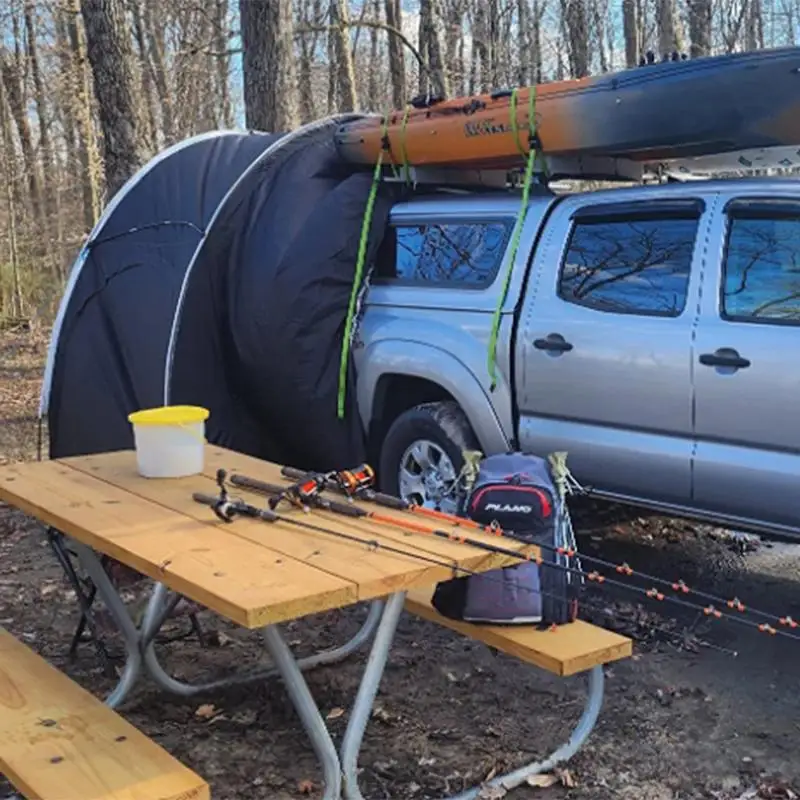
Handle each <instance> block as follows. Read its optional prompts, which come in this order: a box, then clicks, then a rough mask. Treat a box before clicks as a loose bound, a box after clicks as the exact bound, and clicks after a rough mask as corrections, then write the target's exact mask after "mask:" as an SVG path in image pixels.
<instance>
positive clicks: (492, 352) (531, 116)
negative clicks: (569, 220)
mask: <svg viewBox="0 0 800 800" xmlns="http://www.w3.org/2000/svg"><path fill="white" fill-rule="evenodd" d="M511 129H512V131H513V132H514V139H515V140H516V142H517V148H518V149H519V151H520V154H521V155H525V151H524V149H523V147H522V144H521V143H520V141H519V126H518V124H517V89H514V91H513V92H512V93H511ZM528 139H529V144H528V161H527V164H526V165H525V183H524V184H523V186H522V205H521V207H520V209H519V211H518V212H517V219H516V221H515V223H514V232H513V233H512V234H511V246H510V247H509V248H508V256H507V264H506V274H505V276H504V277H503V285H502V288H501V291H500V297H499V298H498V300H497V307H496V308H495V310H494V316H493V317H492V331H491V334H490V335H489V359H488V367H489V377H490V378H491V391H494V390H495V389H496V388H497V337H498V335H499V333H500V318H501V316H502V313H503V306H504V305H505V302H506V297H507V296H508V287H509V286H510V284H511V273H512V271H513V269H514V262H515V261H516V258H517V251H518V250H519V240H520V238H521V236H522V226H523V224H524V223H525V217H526V215H527V213H528V198H529V197H530V192H531V180H532V178H533V168H534V165H535V164H536V153H537V150H536V87H535V86H531V87H530V94H529V95H528Z"/></svg>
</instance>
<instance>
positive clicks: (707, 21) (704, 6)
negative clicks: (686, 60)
mask: <svg viewBox="0 0 800 800" xmlns="http://www.w3.org/2000/svg"><path fill="white" fill-rule="evenodd" d="M687 4H688V7H689V40H690V42H691V45H690V50H689V52H690V54H691V56H692V58H700V57H701V56H709V55H711V0H687Z"/></svg>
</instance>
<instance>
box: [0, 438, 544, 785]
mask: <svg viewBox="0 0 800 800" xmlns="http://www.w3.org/2000/svg"><path fill="white" fill-rule="evenodd" d="M218 468H224V469H226V470H228V471H229V472H230V473H239V474H243V475H247V476H248V477H252V478H256V479H258V480H262V481H266V482H270V483H276V484H284V485H288V483H289V482H288V481H287V480H286V479H285V478H283V477H282V476H281V474H280V468H279V467H278V466H276V465H274V464H270V463H267V462H263V461H259V460H258V459H255V458H251V457H248V456H244V455H241V454H238V453H235V452H232V451H230V450H226V449H224V448H220V447H215V446H211V445H209V446H207V448H206V462H205V471H204V474H203V475H198V476H194V477H189V478H180V479H166V480H156V479H146V478H142V477H140V476H139V475H138V473H137V471H136V463H135V454H134V453H133V451H124V452H115V453H106V454H99V455H90V456H81V457H76V458H67V459H60V460H54V461H42V462H36V463H26V464H16V465H11V466H6V467H3V468H2V470H0V499H1V500H3V501H5V502H6V503H8V504H9V505H12V506H15V507H16V508H19V509H21V510H22V511H24V512H26V513H28V514H30V515H31V516H33V517H35V518H36V519H38V520H40V521H41V522H43V523H44V524H45V525H48V526H50V527H51V528H53V529H55V530H57V531H59V532H60V533H61V534H63V535H65V536H67V537H68V538H69V539H70V540H71V542H70V546H71V547H72V548H73V550H74V552H75V553H76V554H77V555H78V557H79V558H80V560H81V562H82V564H83V566H84V568H85V569H86V571H87V573H88V574H89V575H90V577H91V579H92V581H93V583H94V584H95V586H96V588H97V591H98V593H99V595H100V596H101V597H102V599H103V601H104V602H105V604H106V605H107V607H108V608H109V611H110V612H111V616H112V617H113V619H114V621H115V623H116V624H117V627H118V628H119V630H120V632H121V633H122V634H123V637H124V639H125V643H126V649H127V660H126V665H125V670H124V672H123V675H122V677H121V679H120V682H119V684H118V686H117V687H116V689H115V690H114V692H112V694H111V695H110V696H109V698H108V699H107V701H106V702H107V703H108V704H109V705H111V706H112V707H113V706H116V705H118V704H119V703H121V702H122V701H123V700H124V698H125V697H126V695H127V694H128V692H129V691H130V690H131V688H132V687H133V686H134V685H135V683H136V682H137V680H138V679H139V677H140V676H141V674H142V672H143V671H145V672H147V673H149V675H150V676H151V677H152V678H153V679H154V680H155V681H156V682H157V683H158V684H159V685H160V686H162V687H163V688H165V689H167V690H169V691H173V692H176V693H178V694H182V695H184V696H186V695H190V694H193V693H195V692H199V691H205V690H208V689H209V688H212V687H214V686H221V685H224V684H226V683H231V682H232V681H231V680H230V679H227V680H223V681H217V682H213V683H207V684H204V685H202V686H199V685H189V684H185V683H181V682H179V681H177V680H175V679H174V678H172V677H171V676H169V675H167V674H166V673H165V672H164V670H163V669H162V668H161V666H160V664H159V662H158V660H157V658H156V655H155V651H154V648H153V640H154V638H155V635H156V633H157V632H158V629H159V627H160V625H161V624H162V623H163V622H164V620H165V618H166V616H167V615H168V611H169V609H170V608H171V607H173V604H174V601H175V599H176V598H177V596H180V595H182V596H185V597H188V598H190V599H191V600H194V601H196V602H198V603H200V604H202V605H203V606H205V607H206V608H208V609H211V610H212V611H215V612H216V613H218V614H220V615H221V616H223V617H225V618H227V619H229V620H231V621H232V622H234V623H236V624H238V625H241V626H243V627H245V628H250V629H255V628H263V629H264V631H263V633H264V639H265V643H266V646H267V649H268V651H269V653H270V655H271V657H272V661H273V663H274V665H275V666H274V668H273V670H272V672H273V673H274V672H277V673H278V674H279V675H280V676H281V677H282V678H283V680H284V682H285V683H286V686H287V690H288V692H289V694H290V696H291V698H292V700H293V703H294V705H295V707H296V709H297V711H298V714H299V715H300V718H301V720H302V722H303V725H304V727H305V729H306V731H307V732H308V734H309V738H310V740H311V743H312V745H313V747H314V749H315V751H316V753H317V755H318V757H319V759H320V761H321V764H322V767H323V772H324V778H325V787H326V789H325V798H330V799H331V800H333V799H334V798H338V797H340V793H341V774H342V766H341V763H340V760H339V756H338V754H337V751H336V748H335V746H334V745H333V742H332V740H331V738H330V735H329V733H328V730H327V728H326V725H325V722H324V720H323V718H322V716H321V714H320V712H319V709H318V708H317V706H316V704H315V702H314V700H313V698H312V697H311V694H310V692H309V690H308V687H307V685H306V683H305V679H304V678H303V676H302V670H303V669H304V668H308V667H310V666H313V665H316V664H320V663H332V662H335V661H338V660H340V659H341V658H342V657H344V656H345V655H347V654H349V653H350V652H352V651H353V650H354V649H355V648H356V647H358V646H360V645H362V644H364V643H365V642H366V641H368V640H369V639H370V638H372V637H373V635H374V644H373V648H372V652H371V655H370V658H369V660H368V662H367V666H366V668H365V672H364V676H363V679H362V682H361V686H360V688H359V692H358V696H357V698H356V701H355V704H354V706H353V712H352V714H351V718H350V722H349V725H348V730H347V732H346V734H345V744H344V747H345V748H346V749H349V751H350V752H353V750H354V749H355V750H356V751H357V749H358V748H357V746H356V747H355V748H354V747H353V742H356V743H358V744H360V741H361V737H362V736H363V732H364V727H365V726H366V723H367V720H368V719H369V712H370V711H371V708H372V704H373V702H374V698H375V694H376V692H377V688H378V684H379V682H380V679H381V676H382V673H383V669H384V667H385V663H386V659H387V657H388V652H389V648H390V646H391V642H392V639H393V637H394V633H395V630H396V627H397V622H398V620H399V617H400V613H401V611H402V608H403V603H404V601H405V596H406V594H405V593H406V591H407V590H409V589H413V588H425V587H428V588H429V587H431V586H432V585H433V584H435V583H436V582H438V581H442V580H446V579H448V578H451V577H453V576H454V574H457V571H456V569H455V568H458V567H462V568H466V569H468V570H471V571H474V572H482V571H486V570H490V569H496V568H498V567H501V566H505V565H509V564H512V563H515V559H514V558H512V557H511V556H507V555H502V554H498V553H496V552H487V551H485V550H481V549H479V548H476V547H472V546H470V545H468V544H463V543H459V542H456V541H449V540H446V539H442V538H435V537H433V536H426V535H424V534H422V533H419V532H416V531H414V532H412V531H411V530H404V529H403V528H401V527H394V526H391V525H386V524H379V523H376V522H373V521H372V520H368V519H348V518H344V517H342V516H341V515H339V514H336V513H333V512H325V511H318V510H314V511H313V512H312V513H311V514H307V513H305V512H303V511H302V510H301V509H296V508H288V507H287V508H285V509H283V510H282V513H284V514H286V515H287V516H291V517H292V518H296V519H302V520H305V521H309V522H313V523H314V524H317V525H322V526H324V527H326V528H329V529H332V530H337V531H340V532H343V533H347V534H350V535H355V536H358V537H363V538H364V539H365V540H369V541H370V542H372V543H373V544H372V546H369V547H368V546H366V545H365V544H359V543H356V542H352V541H343V540H341V539H338V538H336V537H334V536H332V535H329V534H324V533H320V532H314V531H311V530H304V529H301V528H299V527H296V526H293V525H289V524H286V523H284V522H274V523H267V522H264V521H260V520H253V519H246V518H243V517H241V518H237V519H236V520H235V521H234V522H233V523H230V524H226V523H225V522H222V521H220V520H219V519H218V518H217V517H216V516H215V515H214V513H213V511H212V510H211V509H210V508H208V507H207V506H203V505H201V504H199V503H197V502H195V501H194V500H193V499H192V494H193V493H194V492H205V493H206V494H216V493H217V486H216V481H215V475H216V471H217V469H218ZM234 493H235V494H236V495H239V496H242V497H243V498H244V499H246V500H247V501H248V502H250V503H252V504H253V505H258V506H261V507H263V506H264V504H265V499H264V498H263V497H260V496H258V495H255V494H251V493H249V492H247V491H244V490H239V489H238V488H237V489H236V490H235V492H234ZM365 507H367V506H365ZM384 512H385V513H386V514H387V515H391V516H394V517H397V518H399V519H404V520H408V519H409V515H408V513H407V512H402V511H396V512H394V511H388V510H384V509H381V513H384ZM435 527H437V528H439V529H444V530H449V529H450V526H448V525H446V524H441V523H440V524H437V525H436V526H435ZM452 532H453V533H455V532H456V529H455V528H452ZM462 532H463V531H462ZM469 534H470V538H474V539H482V540H485V541H486V542H488V543H495V544H496V543H497V542H496V538H495V537H492V536H490V535H488V534H482V533H480V532H473V531H472V530H470V532H469ZM384 546H388V547H395V548H401V549H402V550H403V551H405V553H407V554H399V553H390V552H387V551H386V550H384V549H383V547H384ZM503 546H504V547H507V548H509V549H511V550H515V551H518V552H520V554H523V553H529V554H531V553H534V552H536V548H534V547H532V546H530V545H524V544H522V543H520V542H513V541H504V542H503ZM97 552H99V553H102V554H105V555H107V556H110V557H111V558H114V559H116V560H118V561H120V562H122V563H123V564H125V565H127V566H129V567H131V568H133V569H134V570H137V571H138V572H140V573H142V574H144V575H146V576H148V577H150V578H151V579H152V580H153V581H154V582H155V583H154V591H153V593H152V595H151V598H150V601H149V604H148V607H147V610H146V612H145V614H144V617H143V619H142V621H141V623H140V625H139V627H137V626H136V625H134V622H133V620H132V619H131V617H130V615H129V613H128V611H127V609H126V608H125V605H124V603H123V602H122V599H121V597H120V595H119V593H118V591H117V590H116V588H115V587H114V585H113V584H112V582H111V581H110V580H109V578H108V575H107V574H106V571H105V570H104V569H103V567H102V566H101V563H100V561H99V560H98V558H97V555H96V553H97ZM434 562H437V563H434ZM462 574H463V573H462ZM170 592H172V593H175V595H174V596H171V595H170ZM385 598H388V600H387V601H385V602H384V599H385ZM365 600H367V601H373V602H372V605H371V607H370V612H369V615H368V617H367V620H366V622H365V623H364V626H363V627H362V629H361V630H360V631H359V633H358V634H357V635H356V636H355V637H354V639H353V640H351V642H349V643H348V644H346V645H344V646H342V647H340V648H336V649H335V650H331V651H327V652H326V653H321V654H318V655H316V656H312V657H311V658H309V659H305V660H302V661H299V662H298V661H296V660H295V659H294V657H293V655H292V653H291V652H290V650H289V648H288V646H287V645H286V643H285V641H284V640H283V637H282V636H281V633H280V630H279V628H278V627H277V624H278V623H281V622H285V621H288V620H293V619H297V618H298V617H302V616H305V615H308V614H312V613H316V612H321V611H327V610H331V609H336V608H342V607H344V606H347V605H352V604H354V603H357V602H359V601H365ZM265 674H267V673H264V672H263V671H262V672H261V673H256V674H253V675H248V676H243V677H242V678H241V679H253V678H255V677H261V676H263V675H265ZM348 743H349V744H348ZM345 792H346V795H347V796H352V797H360V794H359V793H358V789H357V787H350V792H349V793H348V787H347V786H345Z"/></svg>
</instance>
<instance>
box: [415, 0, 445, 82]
mask: <svg viewBox="0 0 800 800" xmlns="http://www.w3.org/2000/svg"><path fill="white" fill-rule="evenodd" d="M436 15H437V7H436V0H420V4H419V47H420V53H421V55H422V57H423V59H425V61H426V63H427V65H428V73H427V74H426V72H425V70H423V69H420V73H419V90H420V93H421V94H426V93H427V92H430V93H431V94H433V95H438V96H439V97H446V96H447V94H448V87H447V79H446V77H445V72H444V62H443V59H442V45H441V41H440V40H439V31H438V29H437V26H436Z"/></svg>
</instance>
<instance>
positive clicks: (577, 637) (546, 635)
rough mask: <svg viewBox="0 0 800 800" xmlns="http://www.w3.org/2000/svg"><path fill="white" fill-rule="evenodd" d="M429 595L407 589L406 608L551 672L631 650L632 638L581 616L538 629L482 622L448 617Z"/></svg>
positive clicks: (567, 671) (575, 669)
mask: <svg viewBox="0 0 800 800" xmlns="http://www.w3.org/2000/svg"><path fill="white" fill-rule="evenodd" d="M432 595H433V593H432V592H431V590H430V589H422V590H420V589H416V590H414V591H413V592H409V594H408V597H407V598H406V609H407V610H408V611H411V612H412V613H413V614H416V615H417V616H419V617H422V618H423V619H427V620H430V621H431V622H435V623H437V624H438V625H441V626H443V627H445V628H449V629H450V630H453V631H456V632H457V633H460V634H462V635H463V636H467V637H469V638H470V639H475V640H477V641H479V642H483V643H484V644H487V645H489V647H495V648H497V649H498V650H501V651H503V652H504V653H509V654H510V655H512V656H514V657H515V658H519V659H520V660H521V661H527V662H529V663H531V664H535V665H536V666H537V667H541V668H542V669H545V670H547V671H548V672H552V673H554V674H555V675H561V676H567V675H576V674H577V673H579V672H584V671H586V670H588V669H591V668H592V667H595V666H597V665H598V664H608V663H610V662H612V661H618V660H620V659H623V658H628V657H630V656H631V654H632V652H633V642H632V641H631V640H630V639H629V638H628V637H627V636H621V635H620V634H618V633H614V632H613V631H609V630H606V629H605V628H599V627H597V626H596V625H592V624H590V623H588V622H584V621H583V620H575V622H570V623H569V624H567V625H559V626H558V628H556V629H555V630H544V631H542V630H538V629H537V628H536V627H535V626H534V625H485V624H473V623H471V622H463V621H461V620H454V619H450V618H449V617H445V616H443V615H442V614H440V613H439V612H438V611H437V610H436V609H435V608H434V607H433V603H432V602H431V597H432Z"/></svg>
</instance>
